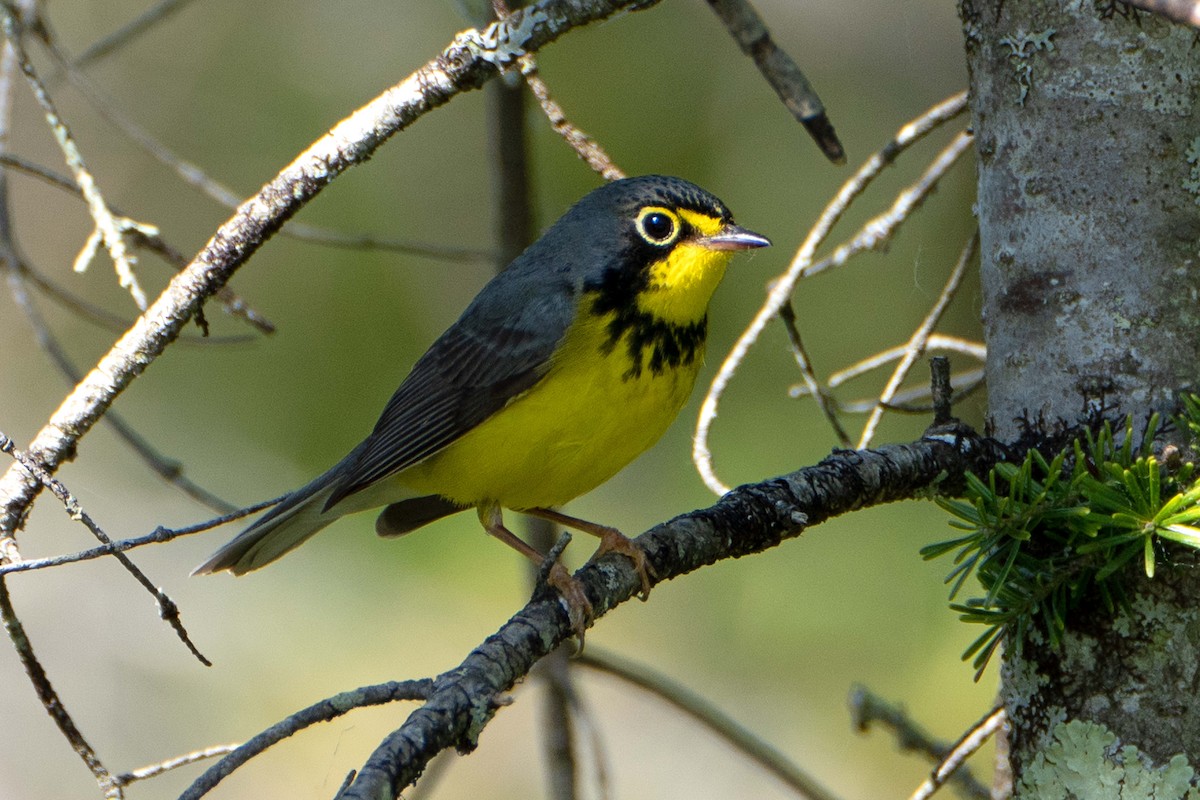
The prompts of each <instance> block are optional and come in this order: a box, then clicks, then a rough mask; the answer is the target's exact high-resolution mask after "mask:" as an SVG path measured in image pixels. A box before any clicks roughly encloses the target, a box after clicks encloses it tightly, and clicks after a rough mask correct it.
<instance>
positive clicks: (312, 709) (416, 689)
mask: <svg viewBox="0 0 1200 800" xmlns="http://www.w3.org/2000/svg"><path fill="white" fill-rule="evenodd" d="M433 688H434V684H433V681H431V680H429V679H428V678H421V679H419V680H411V681H390V682H388V683H380V684H376V685H374V686H363V687H361V688H358V689H354V690H352V691H349V692H342V693H341V694H337V695H334V696H333V697H329V698H326V699H325V700H321V701H319V702H316V703H313V704H312V705H311V706H309V707H308V708H302V709H300V710H299V711H297V712H296V713H295V714H292V715H291V716H289V717H288V718H287V719H284V720H281V721H280V722H278V723H276V724H274V725H272V726H271V727H269V728H267V729H266V730H265V731H263V732H262V733H259V734H257V735H256V736H254V737H253V738H251V739H250V740H248V741H247V742H245V743H244V744H242V745H239V746H238V747H237V748H236V749H235V750H233V752H231V753H229V754H228V755H226V756H225V757H224V758H222V759H221V760H220V761H218V762H217V763H216V764H213V765H212V766H211V767H209V768H208V769H207V770H206V771H205V772H204V774H203V775H201V776H200V777H199V778H197V779H196V780H195V781H194V782H193V783H192V785H191V786H189V787H188V788H187V790H186V791H185V792H184V793H183V794H181V795H180V796H179V800H198V798H200V797H203V796H204V795H206V794H208V792H209V791H211V790H212V789H213V788H214V787H215V786H216V785H217V784H218V783H220V782H221V781H222V780H224V779H225V778H227V777H229V775H230V774H232V773H233V771H234V770H236V769H237V768H238V767H240V766H242V765H243V764H245V763H246V762H247V761H249V760H250V759H252V758H254V757H255V756H257V755H259V754H260V753H262V752H264V751H265V750H267V748H269V747H272V746H273V745H276V744H278V743H279V742H281V741H283V740H284V739H286V738H288V737H289V736H292V735H294V734H296V733H299V732H300V731H302V730H304V729H305V728H308V727H310V726H312V725H316V724H317V723H319V722H329V721H330V720H333V719H337V718H338V717H340V716H342V715H344V714H347V713H349V712H351V711H353V710H354V709H356V708H367V707H369V706H378V705H384V704H385V703H395V702H397V701H400V700H423V699H425V698H427V697H429V695H430V694H431V693H432V692H433ZM339 794H340V793H339Z"/></svg>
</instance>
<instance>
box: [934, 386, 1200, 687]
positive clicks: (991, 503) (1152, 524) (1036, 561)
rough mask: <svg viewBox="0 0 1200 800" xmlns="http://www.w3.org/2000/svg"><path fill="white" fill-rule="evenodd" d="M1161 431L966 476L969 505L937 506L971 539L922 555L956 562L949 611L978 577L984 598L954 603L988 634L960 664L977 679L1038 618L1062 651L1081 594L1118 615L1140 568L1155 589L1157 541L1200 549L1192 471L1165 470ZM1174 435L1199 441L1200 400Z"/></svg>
mask: <svg viewBox="0 0 1200 800" xmlns="http://www.w3.org/2000/svg"><path fill="white" fill-rule="evenodd" d="M1158 423H1159V420H1158V417H1157V416H1154V417H1152V418H1151V419H1150V421H1149V423H1148V424H1147V427H1146V430H1145V431H1143V432H1142V435H1141V436H1140V437H1135V435H1134V431H1133V425H1132V421H1131V420H1127V421H1126V423H1125V426H1124V429H1123V431H1122V435H1121V436H1119V437H1117V436H1115V435H1114V433H1113V430H1112V426H1111V425H1110V424H1108V423H1105V424H1104V425H1103V426H1102V427H1101V428H1100V430H1099V432H1098V433H1095V434H1093V433H1092V432H1090V431H1088V432H1085V433H1084V434H1083V436H1082V438H1081V439H1076V440H1075V441H1074V442H1073V444H1072V445H1071V446H1070V447H1068V449H1066V450H1064V451H1063V452H1060V453H1058V454H1057V455H1056V456H1054V457H1053V458H1052V459H1051V460H1049V461H1047V459H1046V457H1045V456H1043V455H1042V454H1041V453H1039V452H1038V451H1036V450H1030V451H1029V452H1028V453H1027V454H1026V456H1025V459H1024V461H1023V462H1022V463H1021V464H1019V465H1018V464H1013V463H1002V464H998V465H997V466H996V467H995V468H994V469H993V470H991V472H989V473H988V475H987V476H986V477H985V478H982V479H981V478H979V477H976V476H974V475H968V476H967V487H966V492H965V493H964V497H963V499H952V498H938V500H937V502H938V504H939V505H941V506H942V508H944V509H946V510H947V511H948V512H950V514H951V515H952V516H953V517H954V519H952V520H951V522H950V525H951V526H952V527H954V528H957V529H959V530H962V531H964V532H965V533H964V535H962V536H959V537H957V538H954V539H950V540H948V541H944V542H938V543H936V544H931V545H929V546H927V547H924V548H922V550H921V555H922V556H924V557H925V558H926V559H932V558H937V557H939V556H943V555H946V554H949V553H954V554H955V555H954V564H955V566H954V568H953V569H952V570H951V571H950V574H949V575H948V576H947V577H946V582H947V583H948V584H951V588H950V599H951V601H953V600H954V599H955V598H956V597H957V596H958V594H959V592H960V591H962V589H963V586H964V585H965V584H966V582H967V581H968V579H969V578H971V576H975V577H976V578H977V579H978V581H979V583H980V585H981V586H982V587H983V590H984V592H985V594H984V596H983V597H973V598H970V599H968V600H966V601H965V602H962V603H954V602H952V603H951V608H952V609H953V610H955V611H957V612H958V613H959V615H960V618H961V619H962V620H964V621H966V622H974V623H978V624H982V625H984V626H986V628H985V630H984V632H983V633H982V634H981V635H980V636H979V637H978V638H976V639H975V641H974V642H972V643H971V645H970V646H969V647H968V648H967V649H966V651H965V652H964V653H963V658H964V659H972V664H973V665H974V667H975V668H976V678H978V677H979V675H981V674H982V673H983V670H984V669H985V668H986V667H987V664H988V661H989V660H990V659H991V657H992V654H993V653H995V651H996V648H997V647H998V646H999V645H1000V644H1001V643H1002V642H1003V641H1005V639H1006V638H1008V637H1009V636H1011V635H1014V634H1015V635H1016V637H1017V639H1018V640H1020V639H1022V638H1023V636H1024V633H1025V630H1026V628H1027V626H1028V625H1029V624H1030V623H1031V622H1032V621H1034V620H1037V619H1039V618H1040V619H1041V620H1042V622H1043V627H1044V629H1045V632H1046V634H1047V635H1048V637H1049V639H1050V642H1051V644H1052V645H1055V646H1057V645H1058V644H1059V643H1060V642H1061V640H1062V635H1063V632H1064V631H1065V630H1066V623H1067V615H1068V613H1069V612H1070V611H1071V609H1072V608H1073V607H1074V606H1075V603H1076V602H1078V601H1079V599H1080V598H1081V597H1083V596H1084V595H1085V594H1090V593H1091V592H1095V593H1096V594H1098V595H1099V597H1100V599H1101V601H1102V603H1103V605H1104V607H1105V608H1106V609H1107V610H1108V611H1109V612H1115V611H1116V609H1117V608H1118V606H1119V605H1120V604H1121V603H1122V602H1123V601H1124V595H1123V594H1122V590H1121V583H1120V582H1119V581H1117V580H1114V579H1113V578H1114V576H1116V575H1117V573H1118V572H1119V571H1120V570H1121V568H1122V567H1124V566H1125V565H1127V564H1128V563H1130V562H1131V561H1132V560H1134V559H1135V558H1137V557H1138V556H1141V559H1142V566H1143V569H1144V570H1145V572H1146V574H1147V575H1148V576H1150V577H1153V576H1154V570H1155V565H1156V551H1157V548H1158V545H1159V540H1160V539H1167V540H1170V541H1174V542H1178V543H1180V544H1184V545H1187V546H1189V547H1194V548H1197V549H1200V528H1198V527H1195V526H1196V524H1197V523H1198V522H1200V481H1196V480H1194V479H1193V474H1194V472H1195V466H1194V464H1193V463H1191V462H1182V461H1181V460H1180V459H1175V458H1169V459H1167V463H1168V464H1169V465H1170V466H1169V467H1168V466H1164V464H1163V463H1160V460H1159V459H1158V458H1157V457H1156V456H1155V455H1154V454H1153V452H1152V451H1151V447H1152V445H1153V440H1154V435H1155V433H1156V432H1157V430H1158ZM1177 425H1178V429H1179V430H1180V431H1183V432H1188V433H1191V434H1192V436H1193V438H1197V436H1198V435H1200V400H1197V399H1196V398H1187V400H1185V411H1184V416H1183V417H1182V418H1181V419H1180V420H1179V421H1178V423H1177ZM1135 439H1137V440H1138V441H1139V444H1137V445H1136V446H1135V444H1134V441H1135Z"/></svg>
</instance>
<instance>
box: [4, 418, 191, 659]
mask: <svg viewBox="0 0 1200 800" xmlns="http://www.w3.org/2000/svg"><path fill="white" fill-rule="evenodd" d="M0 453H7V454H8V455H10V456H12V458H13V459H14V460H15V461H16V462H17V463H18V464H20V465H21V468H22V469H25V470H27V471H28V472H29V474H30V475H31V476H32V477H33V478H34V479H35V480H37V481H39V482H40V483H42V484H43V485H45V486H46V488H48V489H49V490H50V491H51V492H52V493H53V494H54V496H55V497H57V498H58V499H59V501H60V502H61V503H62V504H63V508H65V509H66V512H67V514H68V515H70V517H71V519H73V520H77V521H78V522H82V523H83V526H84V527H85V528H87V529H88V530H89V531H91V532H92V535H93V536H95V537H96V538H97V539H99V540H100V541H101V542H102V543H103V544H106V545H112V543H113V541H112V539H110V538H109V537H108V534H106V533H105V532H104V530H103V529H102V528H101V527H100V526H99V525H97V524H96V521H95V520H93V519H92V518H91V516H90V515H88V513H87V512H86V511H84V510H83V508H82V507H81V506H80V505H79V501H78V500H76V499H75V496H74V495H73V494H71V493H70V492H69V491H68V490H67V487H66V486H64V485H63V484H62V482H61V481H59V480H57V479H56V478H55V477H54V476H52V475H51V474H50V473H49V472H47V471H46V470H45V469H43V468H42V467H41V466H39V465H38V464H37V463H36V462H34V461H32V460H31V459H29V458H28V457H27V456H26V455H25V454H24V453H22V452H21V451H19V450H17V449H16V447H15V446H14V445H13V441H12V439H9V438H8V437H7V436H5V435H4V433H3V432H0ZM113 556H115V557H116V559H117V561H119V562H121V566H123V567H125V569H126V571H127V572H129V574H130V575H132V576H133V577H134V579H135V580H136V581H137V582H138V583H140V584H141V585H142V587H143V588H145V589H146V591H148V592H150V594H152V595H153V596H154V599H155V601H156V602H157V603H158V612H159V616H161V617H162V618H163V620H165V621H166V623H167V624H168V625H170V626H171V627H172V628H173V629H174V630H175V634H176V635H177V636H178V637H179V639H180V641H182V642H183V643H184V645H186V646H187V649H188V650H190V651H191V652H192V655H194V656H195V657H196V659H197V660H198V661H199V662H200V663H201V664H203V665H204V666H206V667H211V666H212V662H211V661H209V660H208V659H207V658H205V657H204V654H203V653H201V652H200V651H199V650H198V649H197V648H196V645H195V644H193V643H192V640H191V638H190V637H189V636H188V633H187V629H185V628H184V627H183V620H182V619H180V616H179V606H177V605H176V604H175V601H174V600H172V599H171V598H170V597H168V596H167V593H166V592H164V591H163V590H162V589H160V588H158V587H157V586H155V585H154V583H153V582H152V581H151V580H150V579H149V578H147V577H146V574H145V573H144V572H142V571H141V569H139V568H138V566H137V565H136V564H134V563H133V562H132V561H130V560H129V556H127V555H125V554H124V553H122V552H119V551H115V550H114V551H113Z"/></svg>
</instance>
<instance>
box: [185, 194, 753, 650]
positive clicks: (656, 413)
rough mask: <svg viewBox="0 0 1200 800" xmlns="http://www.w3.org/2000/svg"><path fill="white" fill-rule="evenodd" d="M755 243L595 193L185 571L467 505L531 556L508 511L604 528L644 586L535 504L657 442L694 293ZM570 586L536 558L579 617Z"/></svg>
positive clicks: (720, 207) (636, 201) (693, 361)
mask: <svg viewBox="0 0 1200 800" xmlns="http://www.w3.org/2000/svg"><path fill="white" fill-rule="evenodd" d="M769 244H770V241H769V240H768V239H767V238H766V237H764V236H760V235H759V234H757V233H753V232H751V231H748V230H746V229H745V228H741V227H738V226H737V225H735V224H734V223H733V218H732V216H731V215H730V213H729V210H728V209H727V208H726V207H725V205H724V204H723V203H722V202H721V201H720V200H718V199H717V198H716V197H713V196H712V195H711V194H709V193H708V192H706V191H704V190H703V189H701V188H699V187H698V186H695V185H693V184H691V183H688V182H687V181H684V180H682V179H680V178H670V177H663V176H659V175H651V176H645V177H640V178H629V179H625V180H619V181H614V182H613V183H609V184H607V185H605V186H602V187H600V188H599V189H596V190H595V191H593V192H591V193H590V194H588V195H587V196H586V197H584V198H583V199H582V200H580V201H579V202H578V203H576V204H575V206H574V207H573V208H571V210H569V211H568V212H567V213H566V214H564V215H563V216H562V218H561V219H559V220H558V222H556V223H555V224H554V225H553V226H552V227H551V228H550V229H549V230H548V231H546V233H545V234H544V235H543V236H542V237H541V238H540V239H538V240H537V241H536V242H534V244H533V245H531V246H530V247H529V248H528V249H527V250H526V251H525V252H524V253H522V254H521V255H520V256H518V257H517V259H516V260H514V261H513V262H512V264H510V265H509V266H508V268H507V269H505V270H504V271H503V272H501V273H499V274H498V275H497V276H496V277H495V278H493V279H492V280H491V282H490V283H488V284H487V285H486V286H485V287H484V288H483V290H482V291H481V292H480V293H479V295H478V296H477V297H476V298H475V300H474V301H473V302H472V303H471V305H470V306H468V307H467V310H466V311H465V312H463V315H462V316H461V317H460V318H459V319H458V321H457V322H455V323H454V324H453V325H451V326H450V328H449V329H448V330H447V331H446V332H445V333H443V334H442V335H441V337H439V338H438V340H437V341H436V342H434V343H433V346H432V347H430V348H429V350H428V351H427V352H426V353H425V355H423V356H421V358H420V359H419V360H418V361H417V363H416V365H415V366H414V367H413V368H412V371H411V372H410V373H409V374H408V377H407V378H405V379H404V382H403V383H401V384H400V388H399V389H397V390H396V393H395V394H394V395H392V399H391V400H390V401H388V404H387V407H386V408H384V410H383V414H382V416H380V418H379V421H378V422H377V423H376V424H375V429H374V430H373V431H372V432H371V435H370V436H368V437H367V438H366V440H365V441H363V442H362V443H361V444H359V445H358V447H355V448H354V449H353V450H352V451H351V452H350V454H349V455H348V456H346V457H345V458H343V459H342V460H341V461H339V462H338V463H337V464H336V465H335V466H334V467H333V468H332V469H331V470H329V471H328V472H326V473H325V474H324V475H321V476H320V477H319V478H317V479H316V480H314V481H312V482H311V483H309V484H308V485H307V486H304V487H302V488H300V489H297V490H296V491H294V492H292V493H291V494H289V495H287V496H286V497H285V498H283V500H282V501H281V502H280V503H279V504H278V505H277V506H276V507H275V508H274V509H272V510H271V511H270V512H268V513H267V514H265V515H263V516H262V517H261V518H260V519H259V520H258V521H257V522H255V523H254V524H253V525H251V526H250V527H249V528H247V529H246V530H245V531H243V532H242V533H241V534H240V535H238V536H237V537H236V538H235V539H233V540H232V541H231V542H229V543H228V544H226V545H225V546H224V547H222V548H221V549H220V550H218V551H217V552H216V553H215V554H214V555H213V556H212V558H210V559H209V560H208V561H206V562H204V563H203V564H202V565H200V566H199V567H197V568H196V572H197V573H209V572H216V571H219V570H225V569H227V570H230V571H231V572H233V573H235V574H238V575H240V574H242V573H245V572H249V571H250V570H253V569H257V568H259V567H261V566H263V565H265V564H268V563H270V562H272V561H274V560H275V559H277V558H279V557H280V556H282V555H283V554H284V553H286V552H288V551H289V550H291V549H292V548H294V547H296V546H297V545H299V544H301V543H302V542H304V541H305V540H306V539H308V538H309V537H310V536H312V535H313V534H315V533H316V532H317V531H319V530H321V529H322V528H324V527H325V526H326V525H328V524H330V523H331V522H333V521H334V520H336V519H338V518H339V517H341V516H343V515H345V514H351V513H354V512H356V511H363V510H365V509H369V508H377V507H379V506H384V507H385V508H384V509H383V512H382V513H381V514H380V516H379V518H378V520H377V521H376V523H375V530H376V531H377V532H378V533H379V534H380V535H381V536H398V535H400V534H403V533H407V532H409V531H411V530H414V529H416V528H418V527H420V526H422V525H424V524H426V523H428V522H432V521H433V520H435V519H439V518H441V517H444V516H446V515H448V514H453V513H455V512H457V511H461V510H464V509H467V508H475V509H476V510H477V511H478V514H479V519H480V521H481V522H482V523H483V526H484V528H485V529H486V530H487V532H488V533H490V534H492V535H494V536H496V537H497V538H499V539H501V540H502V541H504V542H505V543H507V544H509V545H510V546H512V547H514V548H516V549H517V550H519V551H520V552H521V553H523V554H524V555H526V556H527V557H529V558H531V559H533V560H534V561H535V562H538V563H541V562H542V560H543V558H544V557H543V556H542V554H540V553H539V552H538V551H536V550H535V549H533V548H532V547H530V546H529V545H527V544H526V543H524V542H523V541H521V540H520V539H519V538H517V537H516V536H515V535H514V534H512V533H511V532H510V531H509V530H508V529H507V528H505V527H504V521H503V518H502V512H501V509H503V508H508V509H513V510H516V511H521V512H524V513H528V514H533V515H536V516H542V517H547V518H550V519H552V520H554V521H556V522H559V523H560V524H565V525H567V526H568V527H573V528H576V529H579V530H583V531H587V532H589V533H592V534H596V535H598V536H600V537H602V540H601V546H600V548H599V550H597V555H599V554H600V553H602V552H608V551H614V550H615V551H617V552H621V553H624V554H626V555H628V556H629V557H630V558H632V559H633V560H634V563H635V565H636V566H637V568H638V571H639V574H640V575H641V578H642V581H643V594H644V593H645V592H646V591H648V590H649V585H650V584H649V578H648V577H647V572H646V570H647V565H646V563H645V556H644V554H643V553H642V551H641V550H640V549H639V548H638V547H637V546H636V545H633V544H632V543H631V542H630V541H629V540H628V539H626V538H625V537H624V536H622V535H621V534H620V533H618V532H617V531H616V530H614V529H612V528H607V527H605V526H601V525H595V524H593V523H588V522H585V521H583V520H577V519H574V518H572V517H567V516H565V515H563V514H560V513H558V512H555V511H551V510H550V508H549V507H550V506H557V505H560V504H562V503H565V502H566V501H568V500H570V499H572V498H574V497H577V496H579V495H581V494H583V493H584V492H587V491H590V490H591V489H593V488H595V487H596V486H599V485H600V484H601V483H603V482H604V481H606V480H608V479H609V478H610V477H612V476H613V475H614V474H616V473H617V472H618V471H619V470H620V469H621V468H623V467H624V466H625V465H626V464H628V463H629V462H630V461H632V460H633V459H634V457H636V456H637V455H638V454H640V453H641V452H642V451H644V450H646V449H647V448H649V447H650V446H651V445H652V444H654V442H655V441H657V440H658V438H659V437H660V436H661V435H662V433H663V431H665V430H666V429H667V426H668V425H670V423H671V421H672V420H673V419H674V418H675V416H676V415H677V414H678V413H679V409H680V408H681V407H682V406H683V404H684V402H685V401H686V400H687V397H688V395H689V394H690V392H691V389H692V384H693V383H694V382H695V379H696V373H697V371H698V370H699V367H700V363H701V361H702V360H703V355H704V341H705V334H706V332H707V312H708V303H709V300H710V299H711V297H712V294H713V291H714V290H715V289H716V288H717V284H718V283H719V282H720V281H721V278H722V276H723V275H724V274H725V267H726V265H727V264H728V263H729V258H730V256H731V255H732V252H733V251H735V250H745V249H749V248H755V247H765V246H766V245H769ZM573 581H574V579H572V578H571V577H570V576H569V574H568V573H567V572H566V571H565V570H564V569H563V567H562V566H561V565H560V564H554V565H553V566H552V567H551V571H550V574H549V582H550V583H551V584H552V585H554V586H555V587H556V588H558V589H559V590H560V592H561V593H562V594H563V596H564V598H565V599H566V600H567V602H568V606H570V607H571V608H572V609H574V610H578V607H579V606H583V607H584V608H585V612H586V605H587V600H586V597H584V596H583V594H582V589H581V587H580V586H579V585H578V584H577V583H574V582H573ZM575 619H576V618H575V617H574V616H573V620H575ZM576 627H577V629H578V628H579V624H578V621H577V620H576Z"/></svg>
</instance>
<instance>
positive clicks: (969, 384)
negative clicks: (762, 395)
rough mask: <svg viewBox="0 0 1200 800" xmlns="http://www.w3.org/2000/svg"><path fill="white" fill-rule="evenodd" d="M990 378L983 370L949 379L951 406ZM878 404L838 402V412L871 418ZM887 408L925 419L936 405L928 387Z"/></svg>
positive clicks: (900, 396)
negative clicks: (951, 387)
mask: <svg viewBox="0 0 1200 800" xmlns="http://www.w3.org/2000/svg"><path fill="white" fill-rule="evenodd" d="M986 377H987V374H986V372H985V371H984V369H983V367H979V368H977V369H969V370H965V371H963V372H959V373H955V374H953V375H951V376H950V378H951V384H952V385H953V386H954V387H955V389H954V394H953V396H952V403H954V404H958V403H960V402H962V401H963V400H965V399H966V398H968V397H970V396H971V395H972V394H974V393H975V392H977V391H979V389H981V388H982V387H983V385H984V382H985V378H986ZM792 391H794V392H797V393H799V392H806V391H807V389H806V388H805V387H803V386H796V387H793V389H792ZM878 403H879V398H878V397H866V398H862V399H859V400H844V401H838V411H839V412H841V413H843V414H870V413H871V410H872V409H873V408H875V406H876V405H877V404H878ZM884 408H886V409H887V410H888V411H891V412H894V413H896V414H915V415H921V416H926V415H929V414H931V413H933V410H934V409H933V403H932V402H931V396H930V392H929V387H928V386H914V387H913V388H911V389H905V390H904V391H900V392H896V394H895V396H894V397H893V398H892V400H891V402H889V403H887V404H885V406H884Z"/></svg>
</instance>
